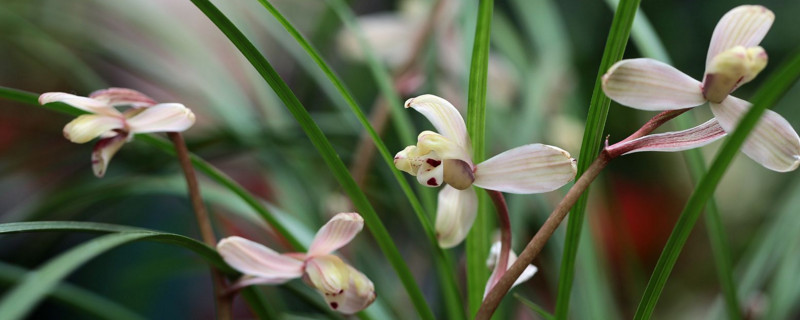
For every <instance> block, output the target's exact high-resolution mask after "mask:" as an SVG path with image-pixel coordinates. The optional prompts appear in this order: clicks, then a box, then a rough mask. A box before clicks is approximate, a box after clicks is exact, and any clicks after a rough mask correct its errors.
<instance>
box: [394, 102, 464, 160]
mask: <svg viewBox="0 0 800 320" xmlns="http://www.w3.org/2000/svg"><path fill="white" fill-rule="evenodd" d="M405 106H406V108H414V110H417V111H419V113H422V115H424V116H425V117H426V118H428V121H430V122H431V123H432V124H433V127H434V128H436V131H438V132H439V134H441V135H442V136H444V137H445V138H447V139H448V140H450V141H453V142H455V143H456V144H458V145H459V146H461V147H462V148H463V149H464V150H466V151H467V153H470V151H469V150H470V148H471V147H470V141H469V136H468V135H467V126H466V124H464V118H462V117H461V114H460V113H458V109H456V107H454V106H453V105H452V104H451V103H450V102H448V101H447V100H445V99H442V98H440V97H437V96H434V95H432V94H425V95H421V96H419V97H416V98H411V99H408V100H407V101H406V104H405Z"/></svg>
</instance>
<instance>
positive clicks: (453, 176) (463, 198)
mask: <svg viewBox="0 0 800 320" xmlns="http://www.w3.org/2000/svg"><path fill="white" fill-rule="evenodd" d="M405 107H406V108H413V109H414V110H417V111H418V112H420V113H422V114H423V115H424V116H425V117H426V118H428V120H429V121H430V122H431V123H432V124H433V126H434V128H436V130H437V131H438V133H437V132H433V131H423V132H422V133H420V134H419V137H418V138H417V145H415V146H408V147H406V148H405V149H404V150H403V151H400V152H399V153H397V155H396V156H395V157H394V164H395V167H397V169H399V170H402V171H405V172H407V173H409V174H411V175H412V176H416V177H417V181H419V183H421V184H422V185H424V186H428V187H438V186H441V185H442V184H447V186H445V187H444V188H443V189H442V191H440V192H439V202H438V207H437V210H436V235H437V238H438V240H439V246H441V247H442V248H451V247H454V246H456V245H458V244H459V243H461V241H463V240H464V238H465V237H466V236H467V233H468V232H469V229H470V228H471V227H472V223H473V222H474V221H475V216H476V214H477V206H478V200H477V196H476V193H475V190H474V189H473V188H471V186H473V185H474V186H477V187H480V188H484V189H489V190H496V191H500V192H508V193H519V194H528V193H542V192H549V191H553V190H556V189H558V188H560V187H561V186H563V185H565V184H566V183H567V182H569V181H571V180H572V179H574V178H575V173H576V167H575V162H574V160H573V159H572V158H571V157H570V155H569V153H568V152H566V151H564V150H562V149H560V148H557V147H554V146H548V145H544V144H529V145H524V146H521V147H517V148H514V149H511V150H508V151H505V152H503V153H500V154H498V155H496V156H494V157H492V158H491V159H489V160H486V161H484V162H481V163H479V164H475V163H474V162H473V161H472V155H471V154H472V151H471V141H470V140H469V136H468V134H467V128H466V125H465V124H464V119H463V118H462V117H461V114H460V113H459V112H458V110H456V108H455V107H454V106H453V105H452V104H450V102H448V101H447V100H445V99H442V98H440V97H437V96H434V95H430V94H426V95H422V96H419V97H416V98H411V99H408V101H406V103H405Z"/></svg>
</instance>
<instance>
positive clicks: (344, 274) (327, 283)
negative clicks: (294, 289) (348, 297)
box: [305, 254, 350, 301]
mask: <svg viewBox="0 0 800 320" xmlns="http://www.w3.org/2000/svg"><path fill="white" fill-rule="evenodd" d="M305 271H306V276H308V280H309V282H310V283H311V286H313V287H314V288H315V289H317V290H318V291H319V292H320V293H322V294H323V295H324V296H326V299H327V298H331V299H333V301H340V299H342V298H343V293H344V291H345V290H347V289H348V288H349V287H350V269H349V268H348V266H347V264H346V263H344V261H342V259H340V258H339V257H337V256H334V255H332V254H328V255H324V256H318V257H313V258H311V259H309V260H307V261H306V270H305Z"/></svg>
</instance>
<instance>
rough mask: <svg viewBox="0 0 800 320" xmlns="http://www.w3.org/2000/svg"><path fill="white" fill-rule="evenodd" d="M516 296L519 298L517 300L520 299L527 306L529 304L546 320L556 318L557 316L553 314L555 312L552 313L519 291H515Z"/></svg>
mask: <svg viewBox="0 0 800 320" xmlns="http://www.w3.org/2000/svg"><path fill="white" fill-rule="evenodd" d="M514 298H517V300H519V302H522V304H524V305H525V306H527V307H528V308H530V309H531V310H533V312H536V313H537V314H539V315H540V316H541V317H542V318H544V319H545V320H554V319H555V318H556V317H555V316H553V314H551V313H550V312H547V310H545V309H544V308H542V307H541V306H539V305H538V304H536V303H534V302H533V301H530V300H528V299H526V298H525V297H523V296H522V295H520V294H519V293H515V294H514Z"/></svg>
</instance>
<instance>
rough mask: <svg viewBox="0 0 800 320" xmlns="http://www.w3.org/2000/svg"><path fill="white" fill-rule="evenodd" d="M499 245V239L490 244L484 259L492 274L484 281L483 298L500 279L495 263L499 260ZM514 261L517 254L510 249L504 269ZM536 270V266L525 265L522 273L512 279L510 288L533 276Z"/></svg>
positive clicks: (509, 266)
mask: <svg viewBox="0 0 800 320" xmlns="http://www.w3.org/2000/svg"><path fill="white" fill-rule="evenodd" d="M500 247H501V244H500V241H497V242H495V243H494V244H492V248H491V249H490V250H489V257H488V258H487V259H486V266H487V267H489V269H491V270H492V275H491V276H489V281H488V282H486V288H485V289H484V290H483V297H484V298H486V295H487V294H488V293H489V291H491V290H492V287H494V285H495V284H497V281H499V280H500V276H498V275H499V273H498V271H497V263H498V262H499V261H500ZM516 261H517V254H516V253H514V251H510V252H509V253H508V264H507V265H506V270H508V268H511V265H512V264H514V262H516ZM536 271H539V269H538V268H536V266H534V265H532V264H529V265H528V266H527V267H525V270H523V271H522V274H520V275H519V277H517V280H516V281H514V284H512V285H511V288H513V287H516V286H517V285H519V284H520V283H523V282H525V281H528V280H529V279H530V278H533V276H534V275H535V274H536ZM509 290H510V289H509Z"/></svg>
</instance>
